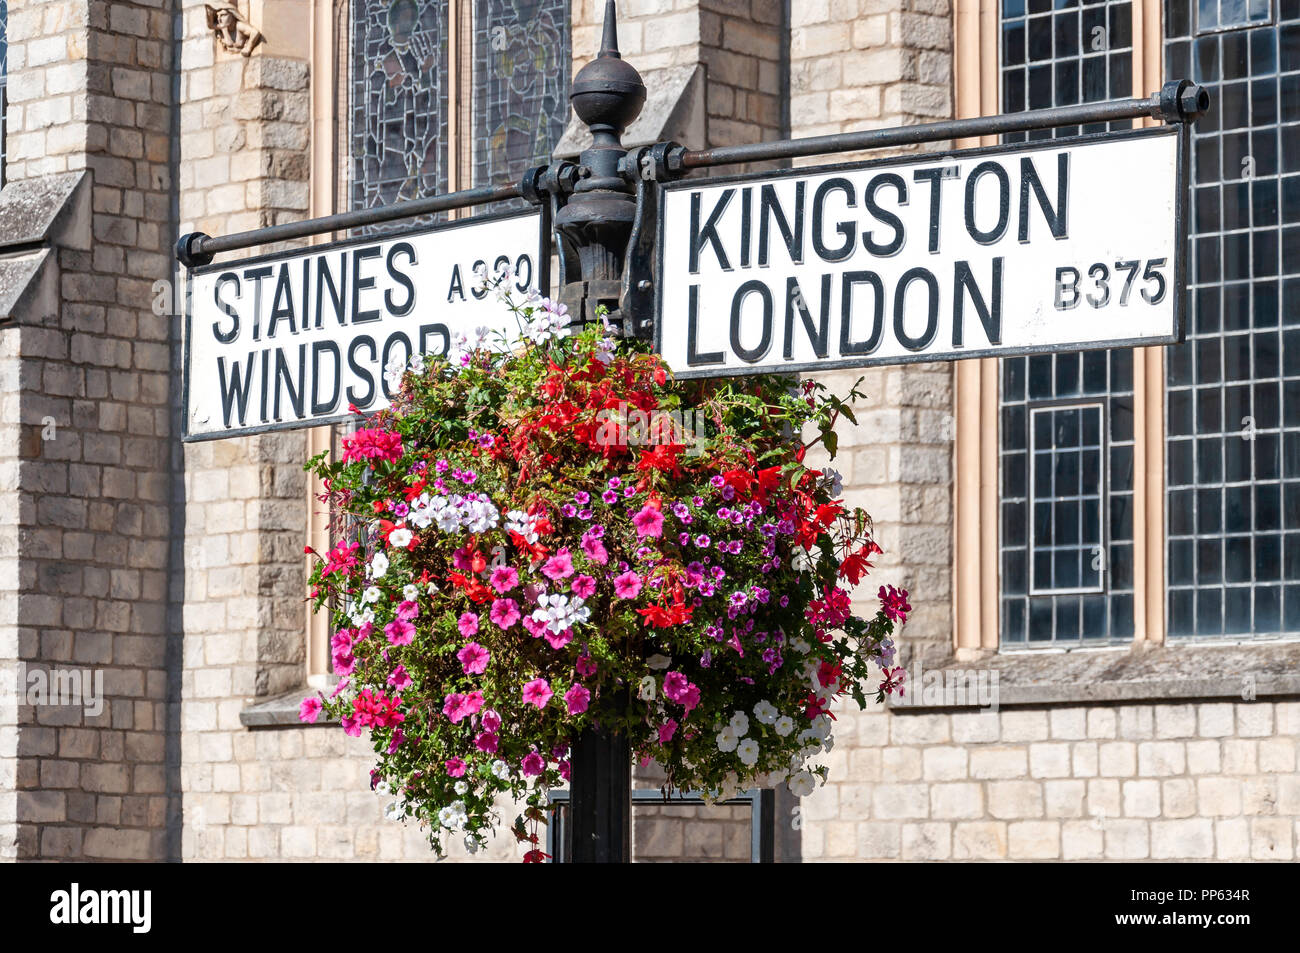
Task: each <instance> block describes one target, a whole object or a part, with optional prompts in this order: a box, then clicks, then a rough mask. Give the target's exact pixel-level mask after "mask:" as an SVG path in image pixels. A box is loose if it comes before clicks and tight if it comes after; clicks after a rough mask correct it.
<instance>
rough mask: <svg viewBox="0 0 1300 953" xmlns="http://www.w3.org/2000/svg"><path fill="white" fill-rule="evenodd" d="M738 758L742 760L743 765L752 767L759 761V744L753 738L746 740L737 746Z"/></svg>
mask: <svg viewBox="0 0 1300 953" xmlns="http://www.w3.org/2000/svg"><path fill="white" fill-rule="evenodd" d="M736 757H737V758H739V759H740V763H741V764H745V765H749V766H750V767H752V766H753V765H754V764H755V763H756V762H757V761H758V742H757V741H755V740H754V739H753V738H746V739H745V740H744V741H742V742H741V743H740V744H739V745H737V747H736Z"/></svg>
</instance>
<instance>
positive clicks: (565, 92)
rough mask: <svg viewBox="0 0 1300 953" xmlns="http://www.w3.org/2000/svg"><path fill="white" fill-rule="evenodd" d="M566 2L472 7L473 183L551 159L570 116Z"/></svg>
mask: <svg viewBox="0 0 1300 953" xmlns="http://www.w3.org/2000/svg"><path fill="white" fill-rule="evenodd" d="M569 59H570V31H569V0H511V2H506V3H502V2H492V0H475V4H474V140H475V148H474V185H476V186H478V185H489V184H498V185H499V184H503V183H507V182H517V181H519V179H520V178H521V177H522V176H523V174H524V173H525V172H526V171H528V169H529V168H530V167H532V166H535V165H541V164H543V163H546V162H549V161H550V155H551V150H552V149H553V148H554V147H555V144H556V143H557V142H559V141H560V136H562V135H563V134H564V125H565V122H566V120H567V119H568V114H569Z"/></svg>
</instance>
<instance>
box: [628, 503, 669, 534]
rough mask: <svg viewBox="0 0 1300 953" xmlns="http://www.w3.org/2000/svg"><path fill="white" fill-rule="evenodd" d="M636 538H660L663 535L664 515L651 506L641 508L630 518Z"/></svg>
mask: <svg viewBox="0 0 1300 953" xmlns="http://www.w3.org/2000/svg"><path fill="white" fill-rule="evenodd" d="M632 525H633V526H635V527H636V535H637V536H638V537H645V536H662V535H663V534H664V514H663V513H661V512H659V511H658V510H657V509H655V508H654V507H651V506H643V507H641V509H640V510H638V511H637V513H636V515H635V516H633V517H632Z"/></svg>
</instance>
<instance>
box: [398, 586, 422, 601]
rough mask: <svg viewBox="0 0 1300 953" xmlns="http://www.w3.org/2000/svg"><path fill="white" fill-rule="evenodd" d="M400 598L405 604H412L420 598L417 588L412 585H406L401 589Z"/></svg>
mask: <svg viewBox="0 0 1300 953" xmlns="http://www.w3.org/2000/svg"><path fill="white" fill-rule="evenodd" d="M402 598H403V599H405V600H406V601H407V602H414V601H415V600H416V599H418V598H420V589H419V587H418V586H416V585H414V584H412V583H407V584H406V585H405V586H403V587H402Z"/></svg>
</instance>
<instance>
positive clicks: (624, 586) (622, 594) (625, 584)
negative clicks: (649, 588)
mask: <svg viewBox="0 0 1300 953" xmlns="http://www.w3.org/2000/svg"><path fill="white" fill-rule="evenodd" d="M640 592H641V577H640V576H638V575H637V574H636V573H635V572H633V571H632V570H631V569H629V570H628V571H627V572H625V573H623V575H621V576H619V577H617V578H616V579H615V580H614V595H616V596H618V597H619V598H620V599H635V598H636V597H637V595H638V594H639V593H640Z"/></svg>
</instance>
